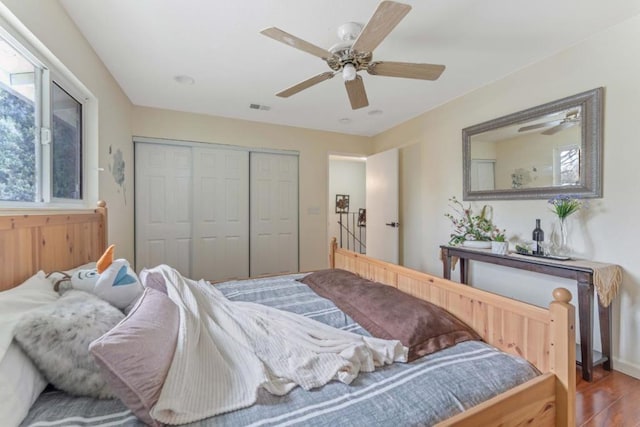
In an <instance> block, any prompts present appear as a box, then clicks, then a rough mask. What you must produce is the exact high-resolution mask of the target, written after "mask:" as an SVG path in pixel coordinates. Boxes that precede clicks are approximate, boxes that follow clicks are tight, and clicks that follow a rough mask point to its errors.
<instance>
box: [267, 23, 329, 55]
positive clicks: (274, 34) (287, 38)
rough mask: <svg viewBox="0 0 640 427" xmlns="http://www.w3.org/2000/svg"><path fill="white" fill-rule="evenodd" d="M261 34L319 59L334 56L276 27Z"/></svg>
mask: <svg viewBox="0 0 640 427" xmlns="http://www.w3.org/2000/svg"><path fill="white" fill-rule="evenodd" d="M260 34H263V35H265V36H267V37H271V38H272V39H274V40H277V41H279V42H281V43H284V44H286V45H289V46H291V47H295V48H296V49H300V50H301V51H303V52H307V53H310V54H311V55H314V56H317V57H318V58H322V59H327V58H331V57H332V56H333V53H331V52H329V51H328V50H326V49H323V48H321V47H318V46H316V45H314V44H311V43H309V42H307V41H304V40H302V39H301V38H298V37H296V36H294V35H291V34H289V33H287V32H285V31H282V30H281V29H279V28H276V27H271V28H266V29H264V30H262V31H260Z"/></svg>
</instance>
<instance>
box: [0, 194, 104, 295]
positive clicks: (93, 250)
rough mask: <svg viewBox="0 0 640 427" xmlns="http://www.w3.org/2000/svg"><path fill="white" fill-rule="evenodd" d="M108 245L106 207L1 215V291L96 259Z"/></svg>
mask: <svg viewBox="0 0 640 427" xmlns="http://www.w3.org/2000/svg"><path fill="white" fill-rule="evenodd" d="M106 246H107V208H106V203H105V202H103V201H100V202H98V207H97V208H96V209H94V210H93V211H79V212H78V213H68V212H66V213H59V214H58V213H51V212H49V213H47V214H44V215H39V214H38V215H13V216H0V291H3V290H6V289H11V288H13V287H15V286H17V285H19V284H20V283H22V282H23V281H24V280H26V279H28V278H29V277H31V276H32V275H34V274H35V273H36V272H38V270H44V271H45V272H50V271H56V270H66V269H70V268H73V267H77V266H78V265H82V264H86V263H88V262H91V261H96V260H97V259H98V258H99V257H100V255H102V253H103V252H104V251H105V249H106Z"/></svg>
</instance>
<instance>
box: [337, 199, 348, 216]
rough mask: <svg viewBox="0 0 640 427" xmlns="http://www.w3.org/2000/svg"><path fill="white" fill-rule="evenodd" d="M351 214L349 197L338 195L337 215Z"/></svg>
mask: <svg viewBox="0 0 640 427" xmlns="http://www.w3.org/2000/svg"><path fill="white" fill-rule="evenodd" d="M348 212H349V195H348V194H336V213H348Z"/></svg>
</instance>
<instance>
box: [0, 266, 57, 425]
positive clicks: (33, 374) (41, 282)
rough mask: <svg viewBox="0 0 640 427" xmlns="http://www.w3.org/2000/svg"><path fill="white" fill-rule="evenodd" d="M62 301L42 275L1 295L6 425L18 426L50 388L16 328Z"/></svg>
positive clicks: (0, 364)
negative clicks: (25, 317) (17, 336)
mask: <svg viewBox="0 0 640 427" xmlns="http://www.w3.org/2000/svg"><path fill="white" fill-rule="evenodd" d="M58 297H59V296H58V294H57V293H56V292H54V291H53V286H52V285H51V282H50V281H49V280H47V278H46V277H45V274H44V273H43V272H42V271H39V272H38V273H37V274H35V275H33V276H32V277H30V278H29V279H27V280H26V281H25V282H24V283H22V284H21V285H18V286H16V287H15V288H12V289H9V290H6V291H2V292H0V313H2V315H1V316H0V420H2V423H3V425H4V424H5V423H6V425H18V424H19V423H20V422H21V421H22V419H23V418H24V416H25V415H26V414H27V411H28V410H29V408H30V407H31V404H32V403H33V402H34V401H35V400H36V399H37V398H38V395H40V393H41V392H42V390H44V387H45V386H46V382H45V380H44V377H43V376H42V374H40V372H39V371H38V369H37V368H36V367H35V365H34V364H33V362H32V361H31V359H29V357H28V356H27V355H26V354H24V353H23V352H22V350H21V349H20V348H19V347H18V345H17V344H16V343H15V341H13V336H14V331H15V327H16V325H17V324H18V322H19V321H20V319H21V318H22V315H23V314H25V313H29V312H30V311H32V310H35V309H37V308H39V307H42V306H44V305H47V304H50V303H53V302H55V301H56V300H57V299H58ZM7 420H8V421H7Z"/></svg>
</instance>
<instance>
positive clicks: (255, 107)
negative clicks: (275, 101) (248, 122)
mask: <svg viewBox="0 0 640 427" xmlns="http://www.w3.org/2000/svg"><path fill="white" fill-rule="evenodd" d="M249 108H251V109H252V110H262V111H269V110H271V107H269V106H268V105H260V104H249Z"/></svg>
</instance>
